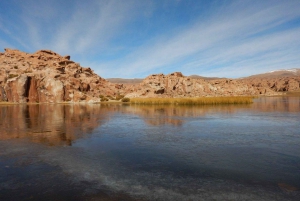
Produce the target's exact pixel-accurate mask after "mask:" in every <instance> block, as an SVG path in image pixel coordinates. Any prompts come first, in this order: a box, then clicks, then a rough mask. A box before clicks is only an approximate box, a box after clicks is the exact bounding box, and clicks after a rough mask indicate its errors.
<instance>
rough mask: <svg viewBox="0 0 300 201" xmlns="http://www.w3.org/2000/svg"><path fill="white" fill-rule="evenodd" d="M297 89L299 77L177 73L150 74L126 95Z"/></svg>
mask: <svg viewBox="0 0 300 201" xmlns="http://www.w3.org/2000/svg"><path fill="white" fill-rule="evenodd" d="M299 89H300V77H299V76H298V77H280V78H270V79H263V78H245V79H224V78H221V79H201V78H198V79H193V78H191V77H185V76H183V75H182V73H180V72H175V73H171V74H169V75H164V74H155V75H150V76H148V77H147V78H146V79H144V80H143V82H142V83H140V84H139V85H138V87H136V88H135V90H134V91H133V92H132V93H129V94H127V95H126V96H127V97H201V96H242V95H244V96H245V95H250V96H251V95H277V94H280V92H287V91H297V90H299Z"/></svg>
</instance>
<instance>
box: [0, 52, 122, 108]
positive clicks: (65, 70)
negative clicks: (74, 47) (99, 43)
mask: <svg viewBox="0 0 300 201" xmlns="http://www.w3.org/2000/svg"><path fill="white" fill-rule="evenodd" d="M124 90H125V87H123V86H119V85H118V86H117V87H116V84H113V83H110V82H108V81H106V80H105V79H103V78H101V77H99V76H98V75H97V74H95V73H94V72H93V70H91V69H90V68H84V67H81V66H80V64H79V63H75V62H74V61H71V60H70V56H64V57H63V56H60V55H59V54H57V53H55V52H53V51H51V50H40V51H37V52H35V53H33V54H28V53H24V52H21V51H18V50H12V49H5V52H4V53H1V54H0V101H8V102H18V103H25V102H31V103H35V102H47V103H52V102H53V103H54V102H64V101H67V102H98V101H100V98H99V96H100V95H110V96H115V95H116V94H124Z"/></svg>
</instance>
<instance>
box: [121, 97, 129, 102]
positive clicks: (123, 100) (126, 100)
mask: <svg viewBox="0 0 300 201" xmlns="http://www.w3.org/2000/svg"><path fill="white" fill-rule="evenodd" d="M122 102H123V103H128V102H130V98H122Z"/></svg>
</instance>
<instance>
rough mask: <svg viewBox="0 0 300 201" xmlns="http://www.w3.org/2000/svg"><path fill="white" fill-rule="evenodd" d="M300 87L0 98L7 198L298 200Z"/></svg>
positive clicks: (0, 182) (1, 188)
mask: <svg viewBox="0 0 300 201" xmlns="http://www.w3.org/2000/svg"><path fill="white" fill-rule="evenodd" d="M299 197H300V97H268V98H260V99H257V100H256V101H255V103H254V104H252V105H236V106H233V105H231V106H197V107H178V106H177V107H174V106H129V105H118V104H112V105H0V200H108V201H110V200H299Z"/></svg>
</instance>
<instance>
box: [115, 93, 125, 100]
mask: <svg viewBox="0 0 300 201" xmlns="http://www.w3.org/2000/svg"><path fill="white" fill-rule="evenodd" d="M122 98H124V95H120V94H118V95H117V96H116V100H121V99H122Z"/></svg>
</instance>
